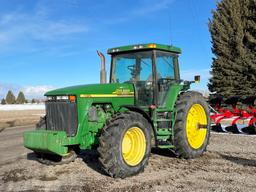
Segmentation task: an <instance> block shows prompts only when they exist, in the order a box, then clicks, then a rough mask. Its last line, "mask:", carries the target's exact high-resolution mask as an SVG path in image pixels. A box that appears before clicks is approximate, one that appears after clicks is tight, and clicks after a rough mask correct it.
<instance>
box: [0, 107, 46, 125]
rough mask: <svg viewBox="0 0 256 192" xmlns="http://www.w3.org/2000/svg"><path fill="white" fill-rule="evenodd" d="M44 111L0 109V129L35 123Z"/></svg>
mask: <svg viewBox="0 0 256 192" xmlns="http://www.w3.org/2000/svg"><path fill="white" fill-rule="evenodd" d="M44 113H45V111H44V110H23V111H0V129H1V128H7V127H14V126H23V125H33V124H36V123H37V122H38V120H39V119H40V116H43V115H44Z"/></svg>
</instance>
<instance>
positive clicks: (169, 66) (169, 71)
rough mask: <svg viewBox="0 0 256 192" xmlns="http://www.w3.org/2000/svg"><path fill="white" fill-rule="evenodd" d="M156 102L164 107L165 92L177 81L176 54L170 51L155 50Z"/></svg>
mask: <svg viewBox="0 0 256 192" xmlns="http://www.w3.org/2000/svg"><path fill="white" fill-rule="evenodd" d="M155 67H156V72H155V79H156V85H155V86H156V94H155V97H156V103H157V105H158V106H160V107H165V102H166V99H167V94H168V92H169V90H170V88H171V86H173V85H174V84H177V83H179V79H180V77H179V72H178V71H179V69H178V59H177V55H175V54H172V53H170V52H163V51H155Z"/></svg>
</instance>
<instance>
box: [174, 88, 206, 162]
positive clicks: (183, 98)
mask: <svg viewBox="0 0 256 192" xmlns="http://www.w3.org/2000/svg"><path fill="white" fill-rule="evenodd" d="M209 137H210V112H209V108H208V105H207V103H206V101H205V99H204V98H203V96H202V95H201V94H200V93H197V92H193V91H188V92H185V93H182V94H181V95H180V96H179V99H178V101H177V103H176V120H175V125H174V145H175V152H176V154H177V155H178V156H179V157H182V158H186V159H191V158H196V157H199V156H200V155H202V154H203V152H204V151H206V148H207V145H208V143H209Z"/></svg>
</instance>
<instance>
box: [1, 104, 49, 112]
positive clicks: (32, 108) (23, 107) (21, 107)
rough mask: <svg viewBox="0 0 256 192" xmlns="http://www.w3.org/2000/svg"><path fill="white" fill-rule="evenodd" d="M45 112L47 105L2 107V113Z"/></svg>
mask: <svg viewBox="0 0 256 192" xmlns="http://www.w3.org/2000/svg"><path fill="white" fill-rule="evenodd" d="M21 110H45V104H43V103H40V104H17V105H16V104H14V105H0V111H21Z"/></svg>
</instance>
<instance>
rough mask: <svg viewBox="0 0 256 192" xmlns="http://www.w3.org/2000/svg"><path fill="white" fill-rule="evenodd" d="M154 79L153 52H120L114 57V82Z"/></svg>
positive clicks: (112, 80)
mask: <svg viewBox="0 0 256 192" xmlns="http://www.w3.org/2000/svg"><path fill="white" fill-rule="evenodd" d="M138 81H152V52H151V51H143V52H136V53H125V54H119V55H116V56H114V57H113V65H112V75H111V82H112V83H125V82H131V83H134V82H138Z"/></svg>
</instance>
